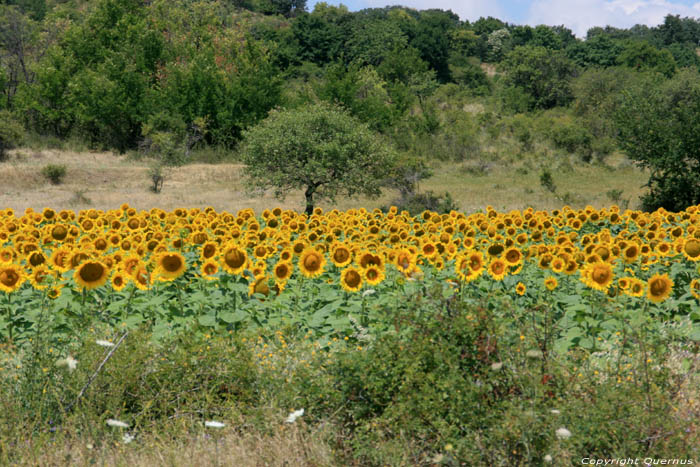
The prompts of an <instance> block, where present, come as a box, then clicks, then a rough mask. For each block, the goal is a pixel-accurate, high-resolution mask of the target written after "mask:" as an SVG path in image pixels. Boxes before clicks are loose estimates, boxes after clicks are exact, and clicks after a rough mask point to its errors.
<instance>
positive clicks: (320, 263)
mask: <svg viewBox="0 0 700 467" xmlns="http://www.w3.org/2000/svg"><path fill="white" fill-rule="evenodd" d="M325 264H326V257H325V256H324V255H323V253H320V252H319V251H318V250H316V249H314V248H313V247H309V248H306V249H305V250H304V251H303V252H302V253H301V255H300V256H299V269H301V273H302V274H303V275H304V277H308V278H313V277H317V276H320V275H321V274H323V267H324V266H325Z"/></svg>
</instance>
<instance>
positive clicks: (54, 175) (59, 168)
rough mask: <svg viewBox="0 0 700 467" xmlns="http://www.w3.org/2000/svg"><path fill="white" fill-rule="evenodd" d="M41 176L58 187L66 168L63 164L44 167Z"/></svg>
mask: <svg viewBox="0 0 700 467" xmlns="http://www.w3.org/2000/svg"><path fill="white" fill-rule="evenodd" d="M41 174H42V175H43V176H44V177H46V178H48V179H49V181H50V182H51V183H53V184H54V185H58V184H60V183H62V182H63V177H65V176H66V166H65V165H63V164H49V165H45V166H44V167H43V168H42V169H41Z"/></svg>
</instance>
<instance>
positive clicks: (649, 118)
mask: <svg viewBox="0 0 700 467" xmlns="http://www.w3.org/2000/svg"><path fill="white" fill-rule="evenodd" d="M699 45H700V21H698V20H696V19H693V18H681V17H679V16H673V15H668V16H666V18H665V19H664V22H663V23H662V24H660V25H658V26H656V27H647V26H641V25H637V26H634V27H632V28H629V29H619V28H613V27H609V26H607V27H595V28H592V29H590V30H589V31H588V33H587V35H586V37H585V39H581V38H577V37H575V36H574V34H573V33H572V31H571V30H569V29H567V28H566V27H564V26H546V25H540V26H536V27H531V26H527V25H516V24H509V23H507V22H504V21H501V20H499V19H496V18H492V17H489V18H480V19H478V20H476V21H473V22H470V21H461V20H460V19H459V17H458V16H457V15H455V14H454V13H452V12H451V11H442V10H437V9H433V10H423V11H417V10H413V9H409V8H404V7H386V8H375V9H366V10H361V11H358V12H350V11H348V9H347V8H346V7H344V6H342V5H341V6H331V5H328V4H326V3H318V4H316V5H315V7H314V9H313V11H311V12H309V11H307V8H306V5H305V1H304V0H235V1H227V0H211V1H194V0H152V1H146V0H96V1H84V0H66V1H63V0H5V1H4V2H3V4H2V5H0V119H1V121H2V125H0V127H1V128H0V152H1V151H2V150H3V149H4V148H7V147H11V146H12V145H17V144H21V143H22V141H23V140H24V139H27V138H32V137H34V138H35V137H37V136H39V137H43V138H46V137H53V138H60V139H77V140H81V141H85V142H87V143H88V144H89V145H90V146H91V147H95V148H104V149H113V150H117V151H120V152H124V151H127V150H133V149H140V150H141V151H143V152H145V153H148V152H151V153H153V152H158V153H161V154H165V156H166V158H168V157H169V158H171V159H173V161H182V160H184V159H186V157H187V156H188V154H190V151H191V150H195V149H197V148H201V147H203V146H216V147H219V148H227V149H235V148H236V147H237V145H238V144H239V142H240V141H241V138H242V136H243V134H244V131H245V130H246V129H248V128H251V127H253V126H254V125H256V124H257V123H258V122H260V121H261V120H262V119H264V118H265V117H266V116H267V115H268V113H269V111H270V110H271V109H273V108H278V107H279V108H297V107H303V106H307V105H310V104H312V103H316V102H319V101H328V102H331V103H334V104H336V105H339V106H342V107H343V108H344V109H345V110H346V111H347V112H349V113H350V114H352V115H353V116H354V117H356V118H357V119H359V120H361V121H363V122H364V123H366V124H367V125H368V126H369V127H370V128H371V129H372V130H374V131H375V132H376V134H377V135H378V137H380V138H385V139H387V140H388V141H391V143H392V144H393V145H394V146H395V147H396V148H397V149H398V150H399V152H400V153H401V155H402V158H403V160H404V166H405V167H408V169H407V171H406V181H407V183H408V182H409V181H410V180H415V179H419V178H420V177H421V176H422V175H421V174H423V173H424V172H425V173H427V172H428V169H427V167H426V166H425V162H426V160H428V159H440V160H465V159H469V158H472V159H480V158H483V157H484V153H485V148H486V147H488V146H489V144H491V143H493V141H495V140H497V139H498V138H501V137H502V136H503V135H507V136H508V138H509V141H511V142H512V143H513V144H511V146H508V147H507V148H506V149H508V150H514V148H515V150H517V152H518V153H519V154H527V153H529V152H536V151H538V150H541V148H539V147H538V146H537V144H535V143H536V142H538V141H545V140H546V141H547V142H548V144H549V147H550V148H551V150H552V151H554V152H557V151H559V152H561V153H569V154H571V153H575V154H578V155H579V156H580V157H581V159H582V160H583V161H586V162H589V161H595V160H601V159H603V158H604V157H605V156H606V155H607V154H609V153H610V152H612V151H614V150H616V149H623V150H626V151H627V152H628V154H630V156H631V157H632V158H633V159H634V160H636V161H638V162H640V163H641V164H642V165H644V166H646V167H649V168H650V169H651V171H652V180H650V183H651V185H654V184H656V185H655V186H656V188H657V189H661V190H662V191H663V187H662V186H661V185H663V184H664V183H667V182H668V174H663V173H661V172H663V170H662V169H657V168H656V167H657V166H656V165H655V164H656V163H657V162H658V161H657V159H658V157H660V156H661V155H666V156H667V155H668V154H670V153H673V154H676V159H679V160H680V162H679V164H680V165H678V164H677V165H675V166H674V167H675V169H681V172H690V173H693V172H697V171H698V165H697V164H698V159H700V157H698V152H699V151H700V149H692V147H693V146H692V145H693V144H694V143H695V142H696V141H695V140H696V139H697V138H698V137H697V136H693V134H700V131H696V130H698V129H699V128H698V125H700V123H697V121H698V120H700V118H696V117H698V116H700V84H698V83H700V79H699V78H700V75H699V73H698V70H699V69H700V56H699V55H698V54H699V52H698V51H699V49H698V47H699ZM680 102H683V103H684V106H685V107H686V108H685V109H681V107H680V105H679V103H680ZM649 112H651V113H652V115H649ZM640 115H641V116H643V118H640ZM642 128H643V129H644V130H645V131H647V133H646V135H641V136H640V134H638V133H639V131H638V130H640V129H642ZM678 131H681V132H682V134H683V135H685V136H684V137H685V138H686V140H684V141H680V140H679V135H678ZM513 145H514V146H513ZM491 146H493V144H491ZM694 147H697V148H700V145H695V146H694ZM666 162H667V161H666ZM684 164H685V165H684ZM657 165H658V164H657ZM659 167H661V166H660V165H659ZM688 167H690V168H691V169H692V170H690V171H688V170H683V168H686V169H687V168H688ZM659 171H661V172H659ZM655 175H656V176H657V178H658V180H657V181H654V178H653V177H654V176H655ZM659 180H660V181H659ZM697 182H698V179H697V177H696V178H695V179H691V180H687V179H684V180H683V181H682V183H684V184H685V185H684V186H685V188H687V189H688V190H689V192H690V194H689V195H688V196H689V197H688V196H686V198H684V199H676V194H674V195H672V196H671V198H673V199H670V200H668V199H665V200H664V201H663V202H659V201H658V199H659V198H658V196H657V197H656V199H657V200H656V201H655V202H651V201H650V200H647V201H648V203H647V204H648V206H649V207H653V206H654V203H656V205H659V206H661V205H663V206H665V207H669V208H673V207H679V206H682V205H683V204H687V203H690V202H692V201H697V200H698V198H700V189H698V187H697V185H698V183H697ZM674 183H675V185H674V186H677V184H678V183H681V182H679V181H678V180H677V181H676V182H674ZM659 184H661V185H659ZM653 188H654V186H652V189H653ZM688 190H686V191H688ZM672 191H674V193H675V192H676V191H677V190H676V189H674V190H672ZM684 196H685V195H684Z"/></svg>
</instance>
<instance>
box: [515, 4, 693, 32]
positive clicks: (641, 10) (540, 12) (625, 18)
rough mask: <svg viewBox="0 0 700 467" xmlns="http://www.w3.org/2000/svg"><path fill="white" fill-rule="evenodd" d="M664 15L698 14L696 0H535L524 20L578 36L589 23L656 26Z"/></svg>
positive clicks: (625, 26)
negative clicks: (680, 0)
mask: <svg viewBox="0 0 700 467" xmlns="http://www.w3.org/2000/svg"><path fill="white" fill-rule="evenodd" d="M668 14H672V15H681V16H692V17H698V16H700V3H696V4H695V5H693V6H687V5H681V4H677V3H672V2H670V1H668V0H567V1H561V0H535V1H533V3H532V5H531V6H530V10H529V12H528V15H527V18H526V20H525V22H526V23H527V24H531V25H537V24H547V25H557V24H563V25H565V26H567V27H568V28H570V29H571V30H572V31H574V33H575V34H576V35H577V36H579V37H585V35H586V31H588V29H589V28H591V27H593V26H601V27H603V26H607V25H610V26H615V27H620V28H628V27H630V26H634V25H635V24H646V25H647V26H656V25H658V24H660V23H663V20H664V17H665V16H666V15H668Z"/></svg>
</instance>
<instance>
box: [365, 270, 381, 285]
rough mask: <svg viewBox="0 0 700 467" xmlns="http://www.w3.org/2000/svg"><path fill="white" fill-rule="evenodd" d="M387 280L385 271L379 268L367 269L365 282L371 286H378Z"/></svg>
mask: <svg viewBox="0 0 700 467" xmlns="http://www.w3.org/2000/svg"><path fill="white" fill-rule="evenodd" d="M384 278H385V276H384V271H382V269H380V268H379V267H378V266H369V267H367V268H366V269H365V280H366V281H367V283H368V284H369V285H377V284H379V283H380V282H381V281H383V280H384Z"/></svg>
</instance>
